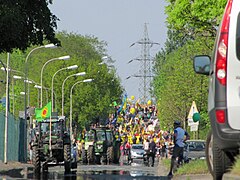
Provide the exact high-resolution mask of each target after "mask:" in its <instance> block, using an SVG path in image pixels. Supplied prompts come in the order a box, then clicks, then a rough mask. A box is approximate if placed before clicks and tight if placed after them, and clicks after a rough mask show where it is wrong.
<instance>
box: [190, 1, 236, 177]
mask: <svg viewBox="0 0 240 180" xmlns="http://www.w3.org/2000/svg"><path fill="white" fill-rule="evenodd" d="M193 67H194V71H195V72H196V73H198V74H203V75H207V76H209V88H208V114H209V117H210V122H211V130H210V132H209V134H208V137H207V141H206V160H207V165H208V169H209V171H210V173H211V174H212V176H213V179H222V176H223V174H224V173H225V172H227V171H229V170H230V169H231V167H232V165H233V164H234V162H235V159H236V158H235V157H236V156H237V155H238V154H239V148H240V143H239V137H240V118H239V116H240V86H239V84H240V71H239V69H240V6H239V1H236V0H228V1H227V4H226V7H225V11H224V14H223V17H222V21H221V24H220V25H219V27H218V33H217V36H216V40H215V45H214V47H213V53H212V57H209V56H207V55H198V56H195V57H194V61H193Z"/></svg>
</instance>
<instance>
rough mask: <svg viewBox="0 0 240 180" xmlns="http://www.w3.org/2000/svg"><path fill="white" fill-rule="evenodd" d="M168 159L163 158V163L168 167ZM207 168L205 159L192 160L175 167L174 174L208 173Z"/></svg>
mask: <svg viewBox="0 0 240 180" xmlns="http://www.w3.org/2000/svg"><path fill="white" fill-rule="evenodd" d="M170 162H171V160H170V159H164V160H163V164H164V166H165V167H170ZM208 173H209V171H208V168H207V163H206V160H201V159H198V160H192V161H190V162H189V163H186V164H183V166H181V167H179V168H178V169H177V172H175V175H187V174H208Z"/></svg>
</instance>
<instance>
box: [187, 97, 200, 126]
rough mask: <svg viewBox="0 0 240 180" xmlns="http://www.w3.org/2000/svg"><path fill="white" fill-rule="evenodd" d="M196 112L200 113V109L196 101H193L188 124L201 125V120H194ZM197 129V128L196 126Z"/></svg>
mask: <svg viewBox="0 0 240 180" xmlns="http://www.w3.org/2000/svg"><path fill="white" fill-rule="evenodd" d="M194 113H198V109H197V105H196V103H195V101H193V102H192V106H191V108H190V111H189V113H188V117H187V119H188V126H196V125H197V126H198V125H199V122H194V121H193V114H194ZM194 129H195V128H194Z"/></svg>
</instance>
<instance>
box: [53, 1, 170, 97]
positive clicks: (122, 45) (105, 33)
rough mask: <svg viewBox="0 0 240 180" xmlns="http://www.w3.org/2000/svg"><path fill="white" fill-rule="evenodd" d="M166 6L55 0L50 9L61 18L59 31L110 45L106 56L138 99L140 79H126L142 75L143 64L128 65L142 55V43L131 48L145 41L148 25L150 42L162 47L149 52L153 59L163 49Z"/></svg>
mask: <svg viewBox="0 0 240 180" xmlns="http://www.w3.org/2000/svg"><path fill="white" fill-rule="evenodd" d="M165 5H166V2H165V0H54V1H53V4H52V5H49V8H50V10H51V11H52V13H53V14H55V15H56V16H57V17H58V18H59V19H60V21H58V23H57V26H58V28H57V31H67V32H69V33H70V32H71V33H77V34H80V35H83V36H84V35H91V36H95V37H97V38H98V39H99V40H100V41H105V42H107V44H108V46H107V54H108V55H109V56H110V57H111V58H112V59H113V60H115V63H114V64H113V65H114V66H115V68H116V70H117V75H118V76H119V77H120V79H121V84H122V86H123V87H124V88H125V90H126V92H127V95H128V96H129V97H131V96H135V98H136V99H137V98H141V97H139V96H140V94H139V90H138V88H139V86H140V84H139V83H140V78H137V77H131V78H129V79H126V78H127V77H128V76H133V75H137V74H139V69H140V62H139V61H133V62H132V63H130V64H128V62H129V61H130V60H132V59H134V58H139V57H140V56H141V53H142V52H141V46H140V45H139V44H135V45H134V46H132V47H130V45H131V44H133V43H135V42H137V41H139V40H141V39H142V38H143V36H144V24H145V23H147V29H148V36H149V39H150V40H151V41H153V42H156V43H159V44H160V45H154V46H153V47H152V48H151V49H150V56H151V57H154V56H155V54H156V53H157V52H158V51H159V50H160V49H161V48H163V47H164V43H165V41H166V37H167V27H166V23H165V21H166V15H165V14H164V8H165ZM140 87H141V86H140Z"/></svg>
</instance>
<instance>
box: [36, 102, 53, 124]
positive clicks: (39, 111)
mask: <svg viewBox="0 0 240 180" xmlns="http://www.w3.org/2000/svg"><path fill="white" fill-rule="evenodd" d="M51 107H52V103H51V102H49V103H47V105H46V106H44V107H43V108H36V109H35V116H36V119H38V120H40V119H46V118H49V117H50V115H51V112H52V108H51Z"/></svg>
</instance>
